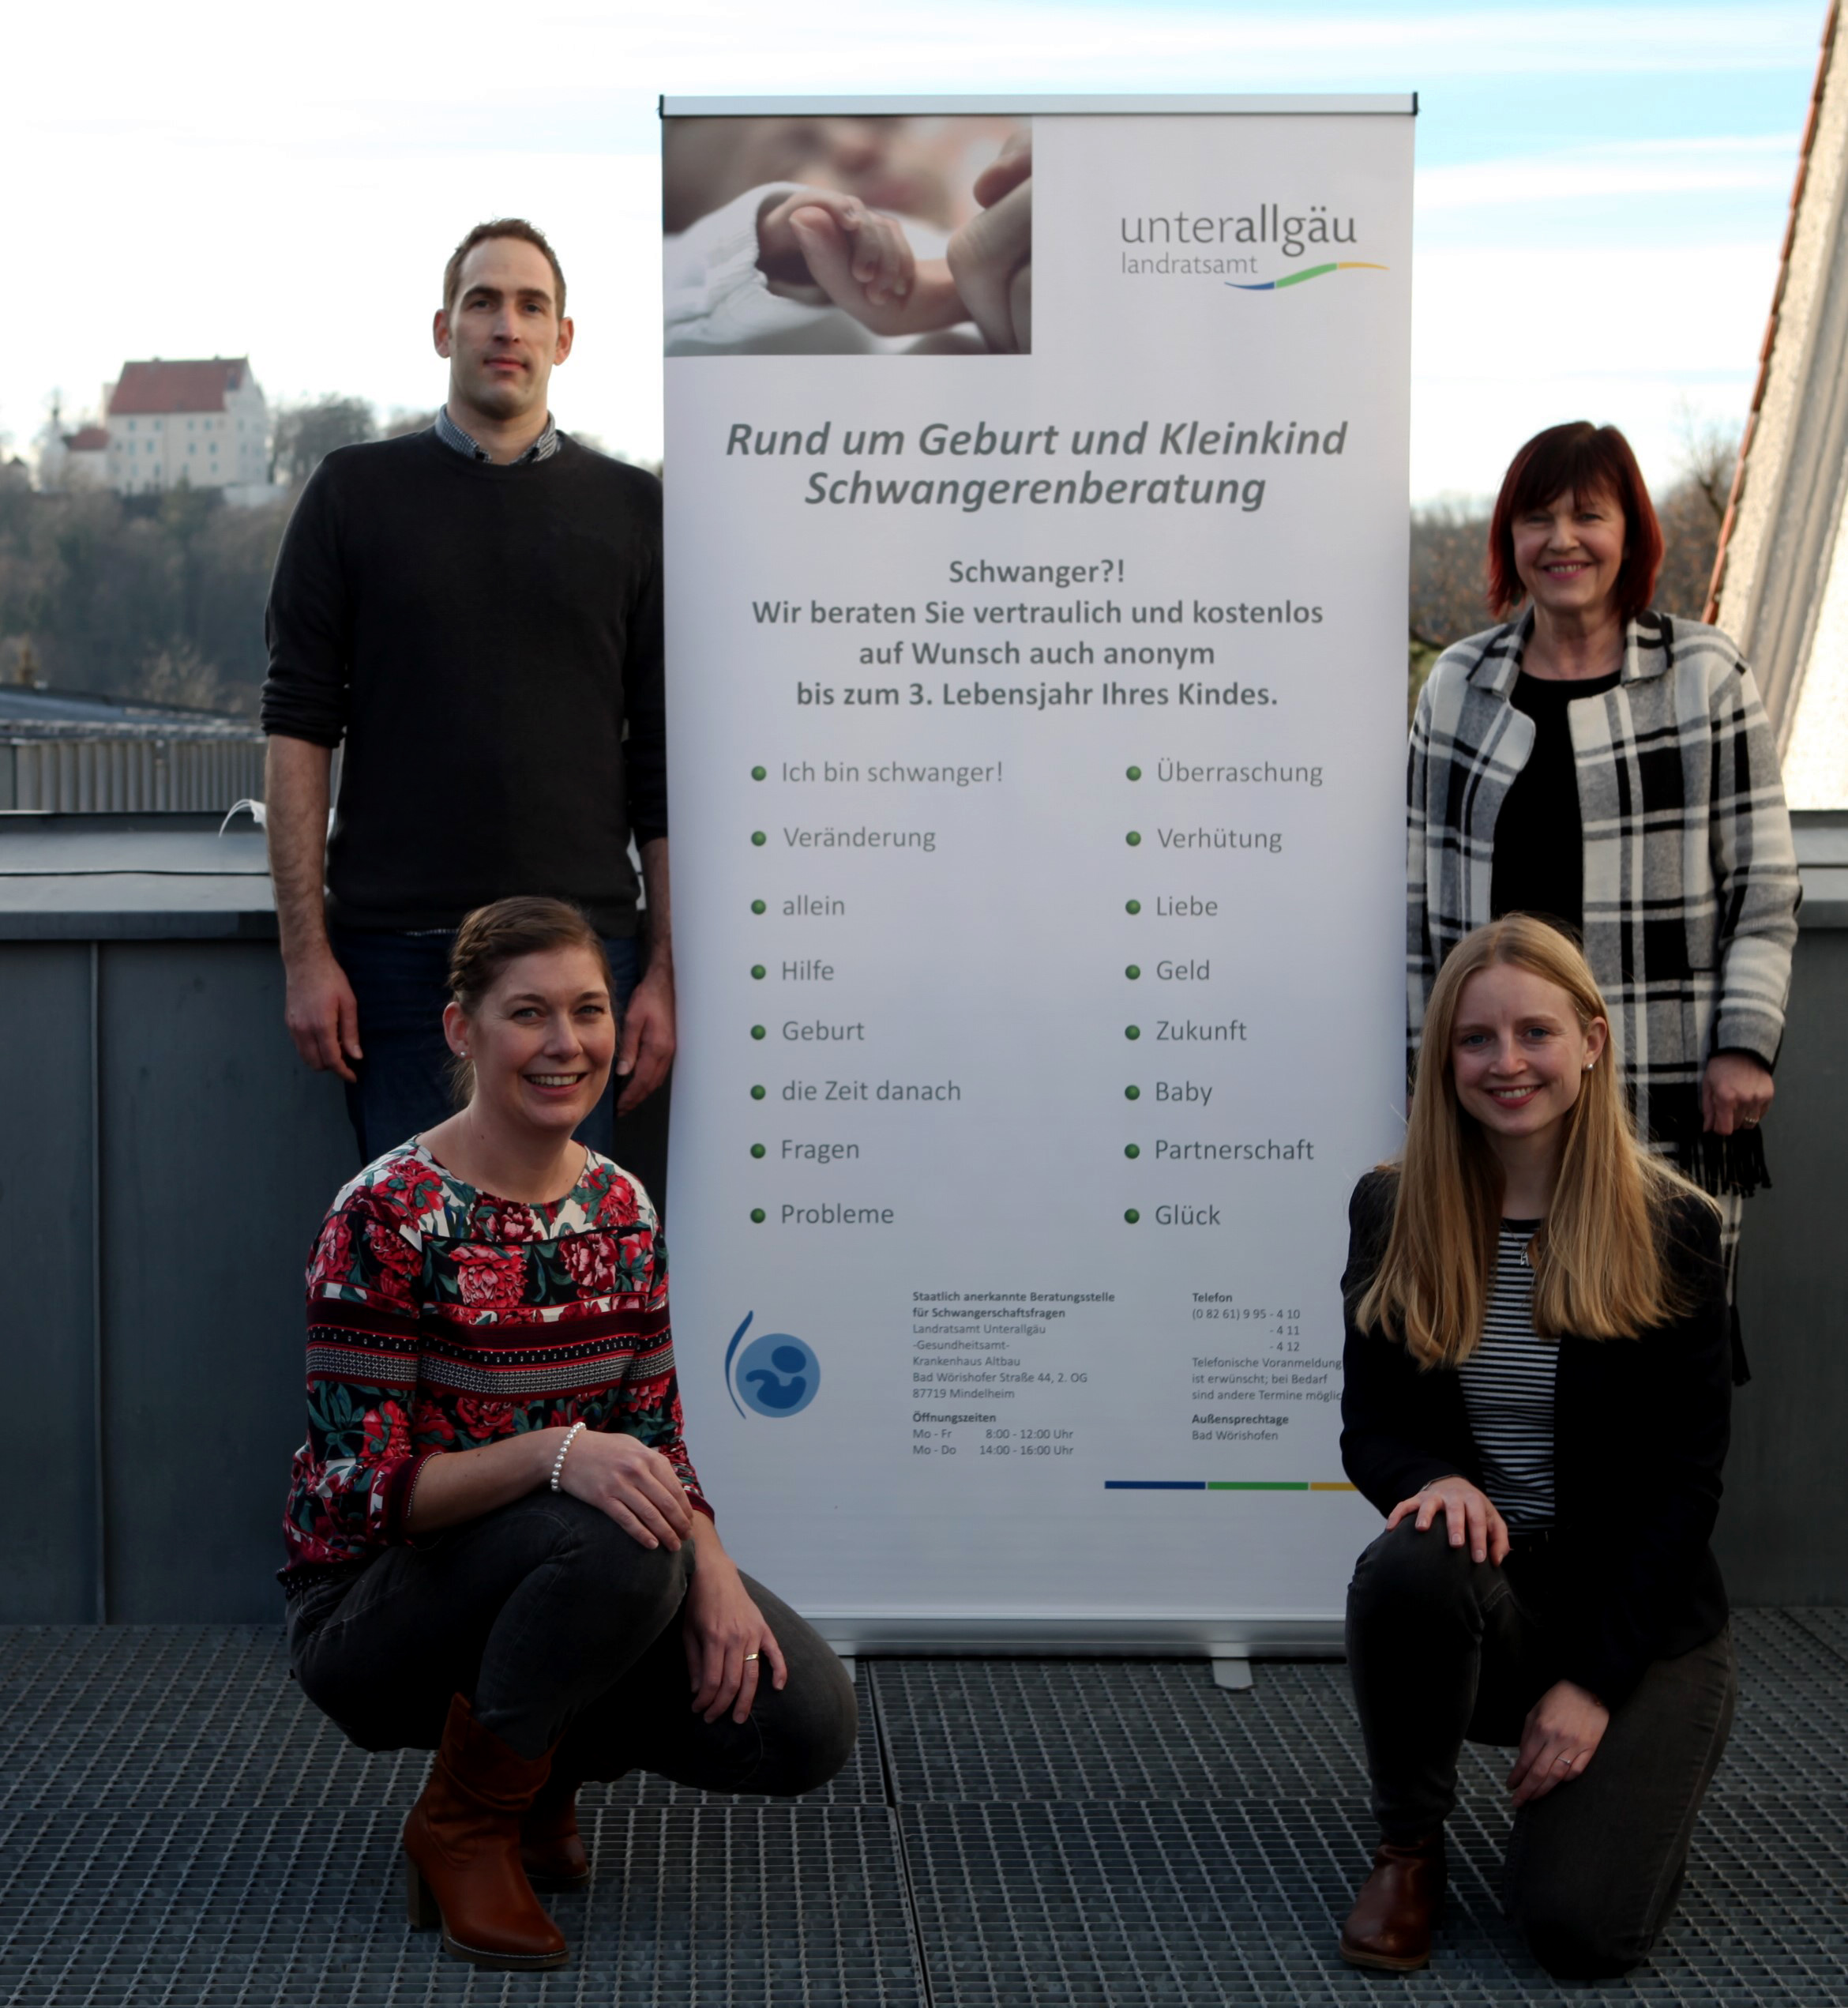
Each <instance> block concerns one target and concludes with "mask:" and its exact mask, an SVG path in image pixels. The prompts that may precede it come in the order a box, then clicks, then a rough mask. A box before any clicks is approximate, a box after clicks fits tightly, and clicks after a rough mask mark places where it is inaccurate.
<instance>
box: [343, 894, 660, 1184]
mask: <svg viewBox="0 0 1848 2008" xmlns="http://www.w3.org/2000/svg"><path fill="white" fill-rule="evenodd" d="M329 934H331V936H332V944H333V952H334V957H335V960H336V961H338V962H339V964H340V967H341V968H343V969H344V970H345V971H346V972H347V982H348V983H351V985H352V986H353V995H354V996H355V998H357V999H358V1000H359V1046H360V1050H361V1051H362V1052H363V1053H364V1054H365V1055H366V1057H365V1058H364V1059H362V1061H361V1062H359V1066H357V1067H356V1068H355V1073H357V1074H358V1075H359V1079H358V1080H357V1081H350V1082H348V1083H347V1119H348V1121H349V1122H351V1124H352V1126H353V1134H354V1137H355V1139H356V1140H357V1141H358V1142H359V1161H360V1163H361V1164H370V1163H371V1162H372V1160H374V1158H375V1157H382V1156H384V1155H385V1153H386V1152H387V1151H388V1150H395V1149H396V1148H397V1147H398V1145H400V1144H401V1143H405V1142H408V1141H409V1139H410V1138H411V1137H414V1136H415V1135H416V1134H418V1133H419V1131H420V1130H429V1129H433V1128H434V1126H436V1125H437V1124H438V1123H439V1122H441V1121H442V1120H443V1119H444V1118H445V1116H447V1115H453V1113H454V1112H455V1107H456V1104H455V1100H454V1098H453V1096H452V1095H451V1093H450V1092H449V1062H450V1060H451V1059H452V1057H453V1055H451V1053H450V1051H449V1043H448V1041H447V1040H445V1038H444V1037H443V1006H445V1004H447V1003H448V1002H449V949H450V948H451V946H453V943H454V941H455V936H454V935H453V934H448V933H444V934H372V933H369V932H367V931H365V930H364V929H362V928H358V927H334V928H331V929H330V930H329ZM603 952H604V953H605V954H607V956H608V957H609V958H610V975H611V976H613V977H614V979H615V983H616V996H615V1000H614V1001H615V1005H616V1009H617V1011H618V1013H619V1014H620V1013H621V1012H622V1010H623V1008H624V1006H625V1005H626V1004H627V1003H628V1002H629V994H630V992H631V991H633V990H634V988H635V986H636V983H637V980H638V979H639V978H640V975H641V946H640V942H637V940H636V939H635V938H633V936H630V937H629V938H626V939H623V940H620V941H606V942H604V943H603ZM616 1089H617V1081H616V1077H615V1075H614V1073H612V1074H611V1075H610V1083H609V1085H608V1086H607V1087H606V1088H605V1089H604V1090H603V1098H602V1100H599V1102H598V1104H597V1105H596V1107H595V1108H594V1109H592V1111H591V1112H590V1114H589V1115H588V1116H586V1117H585V1119H584V1121H583V1122H582V1123H581V1124H580V1126H579V1127H578V1131H577V1137H578V1141H580V1143H585V1144H588V1145H589V1146H590V1147H591V1149H592V1150H595V1151H600V1152H602V1153H603V1156H606V1157H609V1156H614V1151H615V1132H616Z"/></svg>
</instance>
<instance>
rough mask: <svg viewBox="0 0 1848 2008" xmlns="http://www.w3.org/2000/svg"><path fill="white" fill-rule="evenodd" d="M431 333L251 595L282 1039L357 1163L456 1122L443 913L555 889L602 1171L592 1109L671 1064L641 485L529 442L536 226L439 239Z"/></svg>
mask: <svg viewBox="0 0 1848 2008" xmlns="http://www.w3.org/2000/svg"><path fill="white" fill-rule="evenodd" d="M572 333H573V330H572V325H571V322H569V320H568V319H567V318H565V276H564V273H562V271H561V270H560V269H559V265H558V258H556V257H555V256H554V253H553V251H552V248H551V246H550V245H549V244H548V243H547V242H546V240H545V239H544V238H543V236H542V235H540V233H539V231H537V230H535V228H534V227H533V226H532V225H531V224H529V223H526V222H524V221H522V220H519V219H517V218H503V219H501V220H499V221H498V222H494V223H484V224H478V225H477V226H476V227H475V228H474V229H473V230H471V231H470V232H469V233H468V235H467V236H466V237H465V238H464V239H463V240H462V242H461V243H460V245H459V246H457V247H456V252H455V255H454V256H453V258H451V259H450V260H449V265H448V266H447V268H446V269H445V272H444V274H443V304H442V306H441V310H440V311H439V312H438V314H437V316H436V320H435V325H434V337H435V342H436V349H437V353H438V355H442V356H445V357H447V358H448V359H449V395H448V398H447V400H446V402H445V404H444V407H443V408H442V410H441V411H440V412H438V414H437V419H436V423H435V424H434V427H431V428H430V430H428V431H423V432H418V433H413V434H409V435H408V436H407V437H404V438H397V439H389V440H383V441H381V442H377V443H375V444H372V445H368V446H348V447H345V448H343V449H341V450H340V451H339V452H337V453H330V454H329V456H328V457H327V458H326V459H325V461H323V462H322V463H321V466H320V467H319V468H317V470H316V472H315V473H314V476H313V478H312V479H310V481H309V483H308V485H307V486H306V488H304V489H303V491H302V498H301V500H300V502H299V504H298V505H297V506H296V509H295V515H294V517H292V518H291V521H290V524H289V527H288V529H287V533H286V534H285V536H284V539H283V544H282V549H281V551H280V554H279V555H278V557H277V559H276V577H275V578H274V580H273V581H272V585H271V588H270V596H269V613H268V632H269V679H268V680H267V681H266V682H265V685H264V687H263V727H264V730H265V731H266V732H267V733H269V761H268V769H267V780H266V792H267V795H268V799H269V859H270V870H271V873H272V876H273V878H274V879H275V882H276V918H277V923H278V927H279V930H280V934H281V938H282V953H283V962H284V968H285V970H286V972H287V985H288V992H287V1010H286V1016H287V1023H288V1028H289V1032H290V1036H291V1037H292V1038H293V1039H294V1040H295V1045H296V1048H297V1050H298V1051H299V1052H300V1053H301V1055H302V1058H303V1059H305V1060H306V1061H307V1062H308V1064H309V1065H310V1066H313V1067H316V1068H321V1069H326V1068H331V1069H332V1070H333V1071H334V1072H335V1073H336V1074H339V1075H340V1077H341V1079H342V1080H343V1081H345V1082H346V1084H347V1112H348V1114H349V1115H350V1116H351V1119H352V1122H353V1128H354V1132H355V1135H356V1136H357V1137H358V1139H359V1152H360V1156H361V1158H362V1160H363V1161H366V1162H370V1160H372V1159H373V1158H374V1157H376V1156H380V1155H381V1153H384V1152H385V1151H387V1150H389V1149H391V1148H393V1146H394V1145H397V1144H400V1143H403V1142H404V1141H405V1140H406V1139H407V1138H408V1137H411V1136H412V1135H414V1134H415V1133H416V1132H417V1131H418V1130H421V1129H424V1128H427V1127H428V1126H430V1125H431V1124H433V1123H434V1122H438V1121H440V1120H441V1119H442V1117H443V1116H444V1115H446V1114H447V1113H449V1110H450V1108H451V1107H452V1105H453V1104H452V1102H451V1100H450V1096H449V1086H448V1079H447V1070H448V1066H449V1059H450V1055H449V1049H448V1047H447V1046H446V1045H445V1043H444V1040H443V1034H442V1026H441V1015H442V1007H443V1004H444V1002H445V999H446V997H447V995H448V991H447V986H446V983H445V969H446V966H447V963H448V958H449V943H450V939H451V937H452V936H453V933H454V931H455V929H456V925H457V923H459V922H460V920H461V919H462V917H463V916H464V914H465V913H467V912H468V911H469V909H470V908H473V907H477V906H480V905H483V904H485V903H486V901H490V900H496V899H501V898H504V897H508V896H510V895H513V894H516V893H549V894H552V895H554V896H556V897H562V898H565V899H569V900H573V901H576V902H577V904H579V905H580V906H581V907H582V908H584V911H585V912H586V913H587V914H588V916H590V919H591V920H592V923H593V924H594V925H595V927H596V928H597V930H598V931H599V933H600V934H602V935H603V936H604V937H605V939H606V943H607V947H608V949H609V951H610V965H611V968H612V971H613V972H614V976H615V978H616V983H617V990H618V997H617V1000H616V1001H617V1003H618V1007H619V1008H622V1009H623V1024H622V1043H621V1045H620V1047H619V1048H618V1057H617V1064H616V1077H615V1078H614V1079H613V1081H612V1083H611V1088H612V1093H611V1094H607V1095H606V1096H605V1097H604V1099H603V1104H602V1105H601V1106H600V1107H599V1109H598V1110H597V1111H596V1112H595V1115H592V1118H591V1119H590V1121H589V1122H588V1123H587V1124H586V1125H585V1126H584V1130H582V1131H580V1134H581V1135H582V1136H583V1137H584V1141H586V1142H588V1143H589V1144H591V1145H592V1146H593V1147H594V1148H595V1149H599V1150H603V1151H605V1152H607V1151H608V1150H609V1149H610V1143H611V1135H610V1132H611V1129H612V1126H613V1122H614V1113H622V1114H627V1112H628V1111H629V1110H630V1109H632V1108H633V1107H635V1106H636V1104H637V1103H639V1102H640V1101H641V1100H643V1099H644V1097H645V1096H648V1095H649V1094H650V1093H652V1092H653V1091H654V1089H655V1088H657V1087H658V1086H659V1085H660V1083H661V1081H662V1080H663V1077H664V1076H665V1075H666V1073H667V1064H668V1062H669V1061H670V1059H671V1058H672V1057H673V1053H674V961H673V949H672V937H671V934H670V904H669V886H668V869H667V748H666V732H665V712H664V705H663V690H662V639H661V491H660V484H659V483H658V482H657V481H656V480H655V479H654V477H653V476H652V475H649V474H646V473H644V472H642V471H641V470H640V469H639V468H632V467H629V466H625V465H624V464H622V462H621V461H614V460H610V459H608V458H607V457H605V456H603V454H601V453H593V452H592V451H591V450H590V449H588V448H587V447H584V446H579V445H577V443H576V442H574V441H573V440H572V439H570V438H568V437H567V436H566V435H565V434H563V433H562V432H560V431H558V430H557V428H556V427H554V424H553V423H552V419H551V414H550V409H549V407H548V404H547V389H548V386H549V385H550V379H551V374H552V370H553V369H554V367H555V366H556V365H557V364H558V363H562V362H563V361H564V360H565V358H566V357H567V356H568V355H569V354H570V353H571V343H572ZM343 739H344V743H345V754H344V761H343V765H342V771H341V776H340V799H339V803H338V805H337V807H336V813H335V815H334V818H333V822H332V830H331V833H330V831H329V820H328V806H329V772H330V769H331V765H332V754H333V749H334V748H335V747H336V746H340V744H341V743H342V741H343ZM632 835H633V837H634V840H635V842H636V845H637V849H638V850H639V852H640V859H641V874H642V879H643V882H644V886H645V888H646V893H647V912H646V916H645V918H646V938H645V949H646V954H645V961H644V954H643V949H644V942H642V941H640V940H638V928H639V927H640V919H641V916H638V914H637V883H636V876H635V871H634V868H633V864H632V863H631V861H630V856H629V840H630V837H631V836H632ZM324 864H325V891H324ZM618 1082H619V1083H620V1086H621V1096H620V1100H616V1101H615V1102H614V1111H613V1110H612V1096H613V1094H614V1089H615V1088H616V1086H617V1085H618Z"/></svg>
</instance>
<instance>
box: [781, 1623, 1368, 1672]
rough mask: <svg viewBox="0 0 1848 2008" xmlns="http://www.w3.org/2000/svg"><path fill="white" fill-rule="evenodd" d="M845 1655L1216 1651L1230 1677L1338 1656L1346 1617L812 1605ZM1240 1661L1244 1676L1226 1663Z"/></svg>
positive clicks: (1207, 1654)
mask: <svg viewBox="0 0 1848 2008" xmlns="http://www.w3.org/2000/svg"><path fill="white" fill-rule="evenodd" d="M803 1615H804V1616H805V1617H806V1618H807V1619H808V1621H809V1623H810V1624H812V1625H813V1626H814V1627H815V1629H816V1630H817V1631H818V1632H819V1633H820V1634H821V1636H822V1637H823V1638H824V1639H826V1640H827V1641H828V1644H829V1645H831V1646H832V1648H833V1649H834V1650H835V1651H836V1653H839V1656H841V1658H842V1659H843V1660H848V1661H850V1662H851V1661H852V1660H856V1659H866V1658H877V1659H930V1658H935V1659H1073V1660H1105V1659H1124V1660H1211V1661H1212V1662H1213V1665H1214V1678H1215V1679H1216V1680H1218V1681H1219V1685H1220V1686H1223V1687H1228V1688H1230V1687H1243V1686H1249V1684H1250V1673H1249V1668H1250V1663H1251V1661H1252V1660H1260V1659H1268V1660H1338V1659H1340V1658H1342V1657H1343V1653H1344V1641H1343V1622H1342V1620H1341V1619H1340V1618H1339V1617H1337V1616H1335V1615H1333V1614H1332V1613H1331V1614H1330V1615H1328V1616H1327V1617H1325V1618H1308V1619H1305V1618H1299V1617H1287V1618H1219V1619H1215V1618H1200V1617H1185V1618H1179V1617H1177V1618H1081V1617H1072V1618H1017V1617H991V1616H975V1615H951V1614H945V1615H941V1616H922V1615H917V1614H915V1613H911V1612H907V1613H906V1614H905V1615H903V1616H900V1615H892V1616H877V1615H861V1614H855V1615H851V1616H849V1615H846V1614H844V1613H841V1612H835V1611H828V1612H823V1613H821V1615H816V1614H814V1613H813V1612H808V1611H805V1612H804V1613H803ZM1222 1667H1223V1668H1228V1669H1230V1668H1237V1667H1243V1668H1245V1670H1246V1671H1245V1679H1242V1680H1240V1679H1235V1678H1231V1677H1228V1678H1226V1679H1221V1678H1220V1675H1219V1669H1220V1668H1222Z"/></svg>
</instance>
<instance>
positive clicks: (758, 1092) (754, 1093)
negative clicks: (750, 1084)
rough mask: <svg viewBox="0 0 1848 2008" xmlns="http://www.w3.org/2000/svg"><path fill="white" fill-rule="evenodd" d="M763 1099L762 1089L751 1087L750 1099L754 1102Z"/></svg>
mask: <svg viewBox="0 0 1848 2008" xmlns="http://www.w3.org/2000/svg"><path fill="white" fill-rule="evenodd" d="M763 1099H764V1090H763V1089H761V1088H753V1089H752V1090H751V1100H753V1101H754V1102H761V1100H763Z"/></svg>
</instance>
